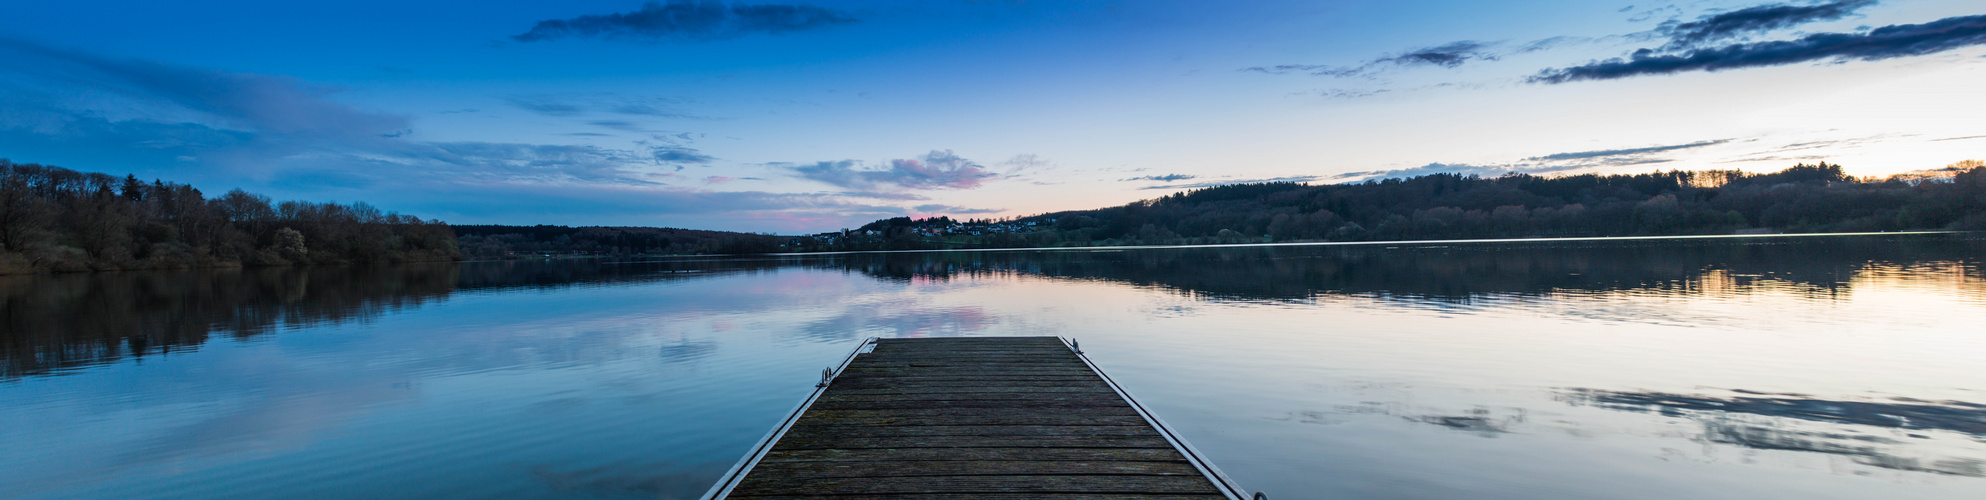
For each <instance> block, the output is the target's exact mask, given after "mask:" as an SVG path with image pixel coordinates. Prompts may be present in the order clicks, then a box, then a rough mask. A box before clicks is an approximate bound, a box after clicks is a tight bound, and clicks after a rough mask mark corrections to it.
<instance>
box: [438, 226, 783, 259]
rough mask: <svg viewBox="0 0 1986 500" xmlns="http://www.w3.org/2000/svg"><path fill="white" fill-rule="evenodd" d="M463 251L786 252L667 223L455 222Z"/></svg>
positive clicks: (763, 239)
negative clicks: (478, 223) (659, 225)
mask: <svg viewBox="0 0 1986 500" xmlns="http://www.w3.org/2000/svg"><path fill="white" fill-rule="evenodd" d="M454 229H455V235H456V237H457V238H459V239H458V242H459V245H460V246H461V248H462V255H463V256H465V257H467V258H471V259H514V258H527V257H542V256H553V255H561V256H587V255H618V256H629V255H705V254H750V253H773V252H780V251H784V249H783V248H781V247H780V244H781V243H783V242H784V240H786V239H787V238H781V237H778V236H772V235H765V234H752V233H733V232H727V231H700V230H695V229H676V228H666V227H567V226H542V225H541V226H501V225H474V226H454Z"/></svg>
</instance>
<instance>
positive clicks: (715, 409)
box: [0, 234, 1986, 500]
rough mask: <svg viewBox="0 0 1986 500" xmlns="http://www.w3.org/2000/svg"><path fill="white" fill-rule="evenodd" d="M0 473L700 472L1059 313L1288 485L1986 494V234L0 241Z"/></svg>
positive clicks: (223, 488) (569, 475)
mask: <svg viewBox="0 0 1986 500" xmlns="http://www.w3.org/2000/svg"><path fill="white" fill-rule="evenodd" d="M0 297H4V300H5V304H4V310H0V328H4V330H3V331H0V497H22V498H84V497H87V498H110V497H115V498H268V497H285V498H312V497H322V498H353V497H378V498H424V497H512V498H517V497H542V498H657V497H660V498H694V497H695V496H696V495H698V494H700V493H702V492H703V490H704V489H705V488H707V487H708V486H709V484H710V483H711V482H712V481H714V480H715V479H716V478H717V476H718V475H719V474H720V473H722V472H723V471H724V470H725V469H726V468H728V467H729V466H730V465H731V464H732V463H733V462H735V461H736V460H737V459H738V458H739V456H740V455H742V454H743V453H745V451H746V449H747V448H748V447H749V446H750V445H751V444H753V443H754V442H755V441H756V440H758V438H759V437H760V436H761V435H763V434H764V433H765V432H766V430H768V429H769V428H771V427H772V426H773V425H774V424H775V423H776V422H777V421H778V420H779V419H780V418H781V417H783V416H784V414H785V413H786V412H787V411H788V410H789V409H791V408H792V406H793V405H794V404H795V403H797V402H798V401H799V400H800V399H801V398H802V397H804V396H805V395H806V394H807V393H808V392H809V391H810V390H811V389H812V386H813V383H814V382H815V381H816V379H817V378H818V376H819V375H818V374H819V372H820V370H821V368H823V367H825V366H827V365H830V364H832V363H835V362H837V361H839V360H840V359H841V357H842V356H843V355H845V354H846V353H847V352H848V351H849V350H850V349H851V348H853V347H855V346H856V344H857V342H859V341H860V339H862V338H865V337H869V336H882V337H939V336H983V335H1060V336H1065V337H1074V338H1076V339H1077V340H1079V341H1081V342H1082V344H1083V347H1084V350H1085V351H1087V352H1088V353H1089V355H1090V356H1091V358H1092V359H1094V360H1095V361H1096V362H1097V363H1098V364H1100V365H1101V366H1102V367H1103V368H1104V369H1105V370H1107V371H1109V372H1110V374H1111V375H1112V376H1113V377H1115V378H1116V379H1117V380H1118V381H1119V382H1120V383H1121V384H1123V385H1124V386H1125V388H1126V389H1128V390H1129V391H1131V392H1132V393H1133V394H1134V395H1136V396H1137V397H1138V398H1139V400H1140V401H1141V402H1143V403H1145V404H1146V405H1147V406H1149V407H1150V408H1151V409H1152V410H1153V411H1154V412H1156V413H1157V414H1158V415H1159V416H1161V417H1162V418H1164V419H1166V420H1167V421H1168V422H1169V423H1170V424H1172V426H1173V427H1175V428H1176V430H1178V431H1179V432H1180V433H1181V434H1183V435H1184V436H1185V437H1186V438H1187V439H1188V440H1190V441H1191V442H1192V443H1193V444H1194V445H1195V446H1196V447H1198V448H1200V449H1201V450H1202V451H1204V452H1206V453H1207V454H1208V455H1209V456H1210V457H1211V458H1212V459H1213V461H1214V462H1215V463H1216V464H1217V465H1219V466H1220V467H1221V468H1222V469H1224V470H1226V472H1227V473H1228V474H1229V475H1231V476H1233V477H1234V478H1235V479H1236V480H1237V481H1238V482H1240V483H1241V484H1243V485H1244V486H1246V487H1248V488H1249V489H1253V490H1262V491H1265V492H1267V493H1268V494H1269V495H1270V496H1271V497H1272V498H1275V499H1278V500H1291V499H1311V498H1322V499H1367V498H1458V497H1462V498H1512V499H1517V498H1526V499H1529V498H1619V499H1644V498H1645V499H1657V498H1660V499H1671V498H1733V499H1736V498H1744V499H1752V498H1777V497H1806V498H1966V499H1978V498H1986V236H1981V235H1976V234H1975V235H1930V236H1869V237H1801V238H1755V239H1711V240H1702V239H1697V240H1635V241H1605V242H1591V241H1589V242H1561V243H1539V242H1525V243H1463V244H1454V243H1451V244H1419V245H1415V244H1397V245H1348V246H1282V247H1218V248H1179V249H1134V250H1085V251H1011V252H941V253H907V254H848V255H825V256H804V257H757V258H736V259H672V260H659V261H645V262H615V261H603V260H580V261H542V262H489V263H463V264H434V265H417V266H403V267H390V268H374V269H352V268H320V269H308V270H296V269H255V270H246V271H229V272H176V273H172V272H167V273H109V274H96V275H61V276H28V277H9V278H0Z"/></svg>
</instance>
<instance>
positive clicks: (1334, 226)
mask: <svg viewBox="0 0 1986 500" xmlns="http://www.w3.org/2000/svg"><path fill="white" fill-rule="evenodd" d="M1926 229H1949V230H1970V231H1978V230H1986V163H1981V162H1978V161H1966V162H1961V163H1957V164H1953V165H1951V166H1948V167H1946V168H1944V169H1940V170H1936V171H1931V172H1918V173H1912V174H1906V175H1897V176H1893V177H1889V178H1884V179H1857V178H1854V177H1850V176H1848V175H1847V174H1845V173H1843V171H1842V168H1841V166H1840V165H1831V164H1827V163H1821V164H1818V165H1805V164H1802V165H1796V166H1794V167H1792V168H1788V169H1786V170H1783V171H1779V172H1774V173H1763V174H1755V173H1747V172H1740V171H1734V170H1719V171H1680V170H1679V171H1672V172H1654V173H1645V174H1631V175H1597V174H1586V175H1570V176H1557V177H1545V176H1537V175H1525V174H1513V175H1506V176H1502V177H1492V178H1483V177H1477V176H1462V175H1454V174H1435V175H1427V176H1421V177H1411V178H1404V179H1385V180H1375V181H1366V182H1362V183H1353V184H1324V185H1305V184H1298V183H1289V182H1273V183H1260V184H1237V185H1228V186H1219V187H1210V188H1205V189H1198V190H1193V191H1187V192H1182V193H1178V194H1173V195H1170V196H1165V197H1161V198H1156V199H1150V200H1144V201H1139V202H1134V203H1130V204H1127V205H1123V206H1118V207H1110V208H1103V209H1096V210H1079V211H1068V212H1056V213H1049V214H1042V215H1036V216H1030V217H1021V218H1017V219H1007V220H972V221H965V222H959V221H955V220H952V219H949V218H943V217H939V218H931V219H921V220H913V219H910V218H907V217H898V218H894V219H885V220H880V221H876V222H874V223H871V224H869V225H867V226H863V227H862V228H860V229H856V230H851V231H843V232H838V233H822V234H817V235H811V236H806V237H802V238H796V239H794V240H793V241H791V242H789V245H790V246H791V248H794V249H795V250H799V251H847V250H912V249H940V248H1018V247H1052V246H1089V245H1171V244H1205V243H1256V242H1280V241H1390V240H1426V239H1464V238H1513V237H1577V236H1635V235H1688V234H1734V233H1779V232H1786V233H1812V232H1860V231H1871V232H1873V231H1900V230H1926Z"/></svg>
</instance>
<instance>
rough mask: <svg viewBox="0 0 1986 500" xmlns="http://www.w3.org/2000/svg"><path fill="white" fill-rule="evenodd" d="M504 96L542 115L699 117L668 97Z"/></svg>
mask: <svg viewBox="0 0 1986 500" xmlns="http://www.w3.org/2000/svg"><path fill="white" fill-rule="evenodd" d="M504 100H505V101H508V102H509V103H510V105H512V106H517V107H518V108H521V109H524V110H525V111H530V112H533V113H537V114H541V115H545V116H561V117H563V116H579V115H582V114H586V113H591V112H606V113H616V114H623V115H638V116H653V117H658V118H692V119H695V118H702V117H700V116H697V115H694V114H690V113H687V112H684V111H682V110H680V109H677V108H676V106H678V105H681V104H683V100H681V99H673V98H668V97H630V96H622V95H614V94H594V95H550V94H530V95H515V96H510V97H505V98H504Z"/></svg>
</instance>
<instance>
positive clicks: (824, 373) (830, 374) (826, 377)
mask: <svg viewBox="0 0 1986 500" xmlns="http://www.w3.org/2000/svg"><path fill="white" fill-rule="evenodd" d="M833 381H834V369H833V368H822V369H821V383H818V384H814V387H827V386H828V382H833Z"/></svg>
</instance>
